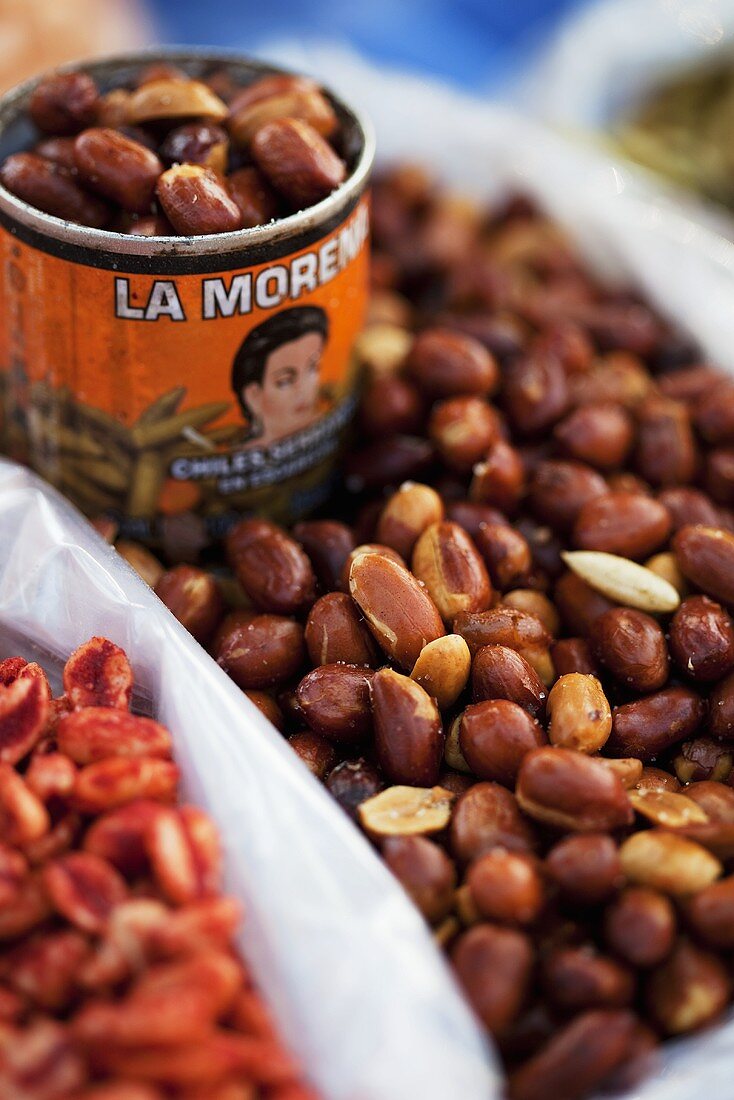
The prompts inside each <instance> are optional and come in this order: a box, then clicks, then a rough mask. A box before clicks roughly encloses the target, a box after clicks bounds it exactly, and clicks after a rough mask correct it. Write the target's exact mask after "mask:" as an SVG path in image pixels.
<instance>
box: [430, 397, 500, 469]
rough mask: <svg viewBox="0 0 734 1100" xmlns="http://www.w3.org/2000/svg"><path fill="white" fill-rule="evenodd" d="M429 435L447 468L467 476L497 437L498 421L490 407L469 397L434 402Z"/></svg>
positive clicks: (482, 401)
mask: <svg viewBox="0 0 734 1100" xmlns="http://www.w3.org/2000/svg"><path fill="white" fill-rule="evenodd" d="M428 432H429V435H430V438H431V439H432V440H433V443H434V445H435V447H436V449H437V450H438V452H439V454H440V455H441V457H442V458H443V460H444V462H445V463H446V465H447V466H448V467H449V468H450V469H452V470H456V471H457V472H458V473H470V472H471V470H472V469H473V467H474V466H475V464H476V463H477V462H481V460H482V459H483V458H484V456H485V455H486V454H487V451H488V450H489V448H490V447H491V446H492V444H493V443H495V442H496V441H497V439H498V438H499V422H498V417H497V414H496V412H495V411H494V409H493V408H492V407H491V405H488V404H487V402H486V401H485V400H483V398H481V397H477V396H474V395H471V394H470V395H467V396H465V397H449V398H447V399H446V400H445V401H439V402H437V403H436V405H435V406H434V408H433V411H432V413H431V416H430V419H429V422H428Z"/></svg>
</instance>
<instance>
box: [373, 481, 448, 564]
mask: <svg viewBox="0 0 734 1100" xmlns="http://www.w3.org/2000/svg"><path fill="white" fill-rule="evenodd" d="M442 519H443V501H442V500H441V498H440V496H439V495H438V493H437V492H436V491H435V489H431V488H430V486H428V485H419V484H417V483H415V482H406V483H405V484H404V485H401V487H400V488H399V489H398V491H397V492H396V493H394V494H393V495H392V496H391V497H390V499H389V500H388V502H387V504H386V505H385V507H384V508H383V510H382V514H381V515H380V518H379V520H378V521H377V529H376V531H375V536H376V539H377V541H378V542H380V543H384V544H385V546H390V547H392V549H393V550H395V551H397V553H398V554H400V556H401V557H402V558H405V559H406V560H407V559H408V558H409V557H410V555H411V554H412V552H413V547H414V546H415V544H416V542H417V541H418V539H419V537H420V535H421V534H422V533H423V532H424V531H425V530H426V528H428V527H430V526H432V525H433V524H435V523H440V522H441V520H442Z"/></svg>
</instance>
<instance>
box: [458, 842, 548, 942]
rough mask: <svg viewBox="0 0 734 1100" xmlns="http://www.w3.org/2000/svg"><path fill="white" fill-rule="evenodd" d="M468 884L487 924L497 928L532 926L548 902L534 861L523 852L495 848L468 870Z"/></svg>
mask: <svg viewBox="0 0 734 1100" xmlns="http://www.w3.org/2000/svg"><path fill="white" fill-rule="evenodd" d="M467 883H468V885H469V889H470V891H471V896H472V899H473V902H474V904H475V905H476V907H477V910H478V911H479V913H480V915H481V916H482V917H483V918H484V919H485V920H490V921H496V922H497V923H498V924H511V925H528V924H533V923H534V922H535V921H536V920H537V919H538V917H539V916H540V913H541V911H542V908H543V903H544V901H545V897H544V889H543V882H542V879H541V877H540V875H539V873H538V870H537V867H536V864H535V861H534V860H533V859H532V858H531V857H530V856H528V855H525V854H523V853H520V852H508V851H506V850H505V849H504V848H493V849H492V851H490V852H486V853H485V854H484V855H483V856H480V857H479V859H477V860H475V861H474V862H473V863H472V864H471V866H470V867H469V871H468V874H467Z"/></svg>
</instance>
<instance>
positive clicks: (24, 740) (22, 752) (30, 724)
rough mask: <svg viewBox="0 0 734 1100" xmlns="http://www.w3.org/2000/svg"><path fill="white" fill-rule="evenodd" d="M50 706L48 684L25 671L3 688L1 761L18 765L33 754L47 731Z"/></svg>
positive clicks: (0, 701)
mask: <svg viewBox="0 0 734 1100" xmlns="http://www.w3.org/2000/svg"><path fill="white" fill-rule="evenodd" d="M28 667H30V666H26V668H28ZM49 704H50V699H49V692H48V684H47V683H46V682H45V680H42V679H40V678H39V677H35V676H27V675H25V669H24V670H23V671H22V672H21V674H20V676H19V678H18V679H17V680H13V681H12V682H11V683H10V684H8V685H7V686H3V685H0V760H4V761H6V762H7V763H9V764H17V763H18V761H20V760H22V759H23V757H24V756H26V755H27V754H28V753H29V752H30V750H31V749H32V748H33V746H34V745H35V744H36V742H37V741H38V739H39V738H40V736H41V734H42V733H43V732H44V730H45V728H46V724H47V722H48V717H49V711H50V706H49Z"/></svg>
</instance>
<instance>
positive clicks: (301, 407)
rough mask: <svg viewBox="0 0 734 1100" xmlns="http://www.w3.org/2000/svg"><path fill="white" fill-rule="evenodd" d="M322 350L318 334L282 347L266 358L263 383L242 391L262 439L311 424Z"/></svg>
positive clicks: (257, 383)
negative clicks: (259, 429)
mask: <svg viewBox="0 0 734 1100" xmlns="http://www.w3.org/2000/svg"><path fill="white" fill-rule="evenodd" d="M323 348H324V339H323V337H322V336H321V334H320V333H318V332H307V333H306V334H305V335H304V336H299V337H298V339H297V340H291V341H290V342H289V343H287V344H281V346H280V347H279V348H276V350H275V351H273V352H271V353H270V355H269V356H268V359H267V362H266V364H265V373H264V374H263V379H262V382H250V383H248V385H246V386H245V387H244V390H243V398H244V401H245V404H246V405H247V406H248V407H249V408H250V409H251V410H252V412H253V413H254V414H255V416H256V417H257V419H258V420H259V421H260V424H261V427H262V437H265V438H267V439H277V438H280V437H281V436H286V435H291V434H292V433H293V432H296V431H298V430H299V429H300V428H305V427H306V426H307V425H308V424H310V423H311V422H312V421H313V419H314V416H315V414H316V411H317V404H318V396H319V365H320V362H321V353H322V351H323Z"/></svg>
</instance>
